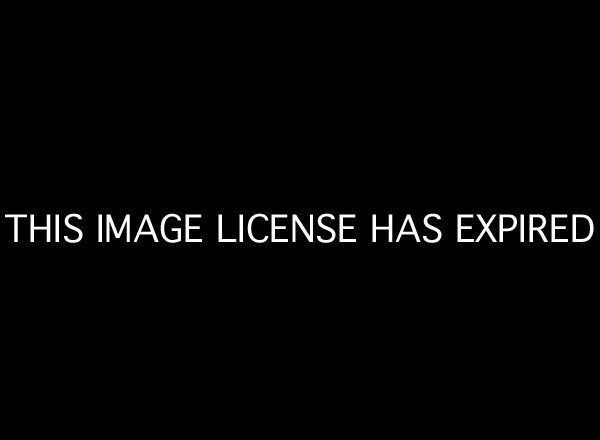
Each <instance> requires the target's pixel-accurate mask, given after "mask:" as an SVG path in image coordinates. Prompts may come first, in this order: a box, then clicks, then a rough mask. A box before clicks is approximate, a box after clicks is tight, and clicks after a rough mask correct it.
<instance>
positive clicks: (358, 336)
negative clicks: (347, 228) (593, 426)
mask: <svg viewBox="0 0 600 440" xmlns="http://www.w3.org/2000/svg"><path fill="white" fill-rule="evenodd" d="M52 12H57V11H52ZM153 12H157V11H153ZM163 12H164V11H163ZM247 12H248V14H247V13H246V12H240V11H239V10H237V9H236V11H233V10H232V11H228V12H227V13H225V14H224V15H223V14H221V15H216V14H215V13H214V12H212V11H211V12H207V11H204V12H195V13H193V14H190V15H188V14H186V13H184V12H183V11H180V12H177V13H175V15H173V16H171V15H170V14H169V15H167V14H166V13H165V15H164V16H163V14H162V12H161V14H159V15H160V18H156V16H155V15H152V17H150V16H147V15H146V13H145V12H144V13H141V12H140V11H137V12H136V13H133V14H127V15H126V14H125V13H124V12H122V13H119V14H114V16H112V15H111V16H110V17H107V18H102V19H100V18H99V17H100V15H97V14H100V12H97V13H96V12H95V13H94V14H92V15H85V19H83V18H82V16H78V18H77V19H75V18H74V19H66V22H65V23H63V22H62V21H57V20H50V19H48V16H46V17H45V16H44V14H43V13H41V14H40V16H36V17H35V19H34V18H33V15H36V14H34V13H33V12H32V11H30V12H28V14H26V15H25V16H23V17H24V19H25V20H24V21H19V23H18V24H16V25H15V26H14V29H10V30H8V31H7V39H6V44H5V52H4V55H3V66H4V67H3V70H4V72H3V73H4V74H5V79H4V80H3V85H4V87H3V96H4V99H3V110H4V111H3V124H2V125H3V133H4V136H3V137H4V142H3V156H4V158H3V160H2V173H1V176H2V177H1V179H2V201H1V202H2V205H1V206H2V213H3V214H4V213H5V212H31V213H42V212H43V213H67V212H79V213H83V214H86V215H87V216H89V215H92V214H94V213H96V212H105V211H107V210H110V211H113V212H124V211H131V212H151V213H153V214H155V215H158V214H160V213H163V212H169V211H175V212H179V213H186V212H190V213H202V214H204V215H205V216H206V217H208V218H210V217H211V216H214V215H215V214H216V213H217V212H222V211H229V212H237V211H239V210H243V211H246V212H252V211H256V212H288V213H292V212H294V213H319V212H325V211H328V212H334V213H335V212H356V213H359V215H361V243H360V244H359V245H348V246H342V245H338V246H331V247H326V248H323V247H321V248H317V247H291V246H285V245H283V246H275V245H273V246H268V247H262V248H252V247H244V248H234V249H232V248H227V249H225V248H218V247H216V246H214V245H210V244H207V245H206V246H199V247H175V248H164V247H158V248H154V247H152V246H138V247H129V248H128V247H126V246H124V247H117V248H115V247H111V248H102V247H98V246H95V245H94V244H93V243H88V244H83V245H81V246H76V247H63V246H54V247H53V246H39V247H35V248H31V247H27V246H23V247H20V246H10V245H9V243H8V242H7V240H4V242H3V245H2V254H3V257H5V258H3V263H2V264H3V270H2V273H3V278H4V282H3V284H4V285H5V286H6V287H5V288H3V289H2V291H3V295H2V301H3V303H4V304H3V307H2V311H3V314H4V315H5V319H3V324H4V327H5V331H4V338H3V339H4V341H5V347H6V348H5V355H6V356H5V358H6V362H5V365H7V366H8V367H9V370H10V373H9V374H8V375H7V376H6V382H7V384H8V385H9V386H10V388H11V389H13V388H14V389H15V393H14V394H11V396H14V397H11V404H10V408H11V412H12V413H13V414H15V415H20V416H23V414H31V410H32V409H34V408H35V409H38V410H40V411H39V412H40V413H41V414H45V415H46V417H47V418H45V419H44V420H47V421H46V422H44V423H49V424H52V425H57V426H63V423H67V424H71V423H73V420H74V419H77V420H78V421H83V422H88V423H86V425H87V426H88V427H89V426H99V427H107V426H109V425H112V422H113V421H123V420H128V421H131V420H133V421H134V425H136V426H138V427H148V426H150V427H152V428H153V429H158V426H157V425H160V426H163V427H165V428H166V429H167V430H168V431H171V430H174V429H176V428H180V427H181V426H183V425H184V424H183V422H184V421H191V422H192V423H193V424H201V426H198V427H200V428H202V427H203V426H204V425H203V423H205V420H207V419H208V420H210V421H212V422H213V423H214V422H216V423H217V424H218V425H219V426H221V427H222V429H225V430H230V429H239V428H242V429H251V428H255V427H256V428H261V429H266V428H269V429H273V428H274V427H275V426H276V425H278V424H279V423H281V422H283V423H282V424H283V426H284V427H285V428H286V429H287V430H286V431H282V432H288V431H290V430H291V431H295V430H298V429H306V430H308V432H314V431H313V430H312V429H313V428H312V427H313V426H315V422H317V423H318V422H323V421H328V422H330V423H329V426H330V428H329V429H331V430H332V431H331V432H337V430H340V429H344V428H350V429H357V430H358V429H359V428H363V429H365V430H366V431H365V432H372V431H373V430H375V429H383V428H384V427H386V426H387V425H388V424H389V423H391V424H392V426H395V427H396V428H399V427H400V428H401V427H403V426H407V427H408V425H404V424H403V423H405V422H401V421H402V420H407V419H408V420H410V421H412V422H413V423H416V424H418V425H420V426H421V427H422V428H423V429H426V430H431V429H440V428H441V429H455V428H460V429H465V428H467V427H469V428H471V429H473V428H474V427H475V425H477V424H478V423H481V422H483V425H484V426H485V427H486V428H487V429H488V430H490V429H491V430H497V429H507V430H509V432H512V431H510V430H511V429H512V428H511V427H512V426H514V423H515V422H522V421H525V420H528V421H532V420H533V421H534V423H532V424H531V426H532V428H533V429H540V427H548V426H551V427H553V428H556V429H557V428H558V426H557V425H559V424H560V425H561V426H563V427H566V428H568V429H573V424H572V423H573V419H572V418H571V416H572V415H573V414H576V415H577V417H578V418H579V420H580V421H581V420H583V419H584V418H585V417H586V414H588V411H589V409H586V408H587V405H586V403H585V402H586V396H589V395H590V394H591V393H592V390H593V389H595V388H594V385H593V381H592V375H591V372H592V371H593V369H594V366H595V365H596V364H595V363H594V362H592V359H593V356H592V355H593V348H594V347H593V341H594V339H595V338H596V336H597V327H598V326H597V322H596V320H595V314H596V310H597V304H596V301H595V299H594V297H593V295H594V293H595V290H597V289H596V287H595V284H594V283H593V281H595V279H594V269H595V266H596V262H597V253H596V247H597V238H595V239H594V242H593V243H590V244H587V245H560V244H559V245H552V246H544V245H541V246H522V245H521V246H518V245H515V244H508V245H506V246H486V245H482V246H460V245H458V244H456V243H455V242H454V241H455V240H454V238H455V236H454V225H453V218H454V216H455V215H456V214H457V213H460V212H477V213H487V214H490V213H512V214H518V213H530V212H531V213H545V214H549V213H585V214H588V215H592V216H593V217H594V218H595V220H596V221H597V212H598V211H597V208H596V207H595V205H596V203H595V200H596V199H595V195H594V193H593V188H594V187H595V186H596V184H595V180H596V179H595V178H594V177H595V174H594V161H593V159H592V154H593V152H592V147H593V146H594V145H596V144H597V135H596V133H595V130H594V128H595V121H596V118H597V108H596V107H595V102H596V101H597V85H596V84H595V82H594V81H593V78H595V77H597V69H596V68H595V66H594V65H593V54H594V52H593V49H594V47H593V46H592V44H591V43H592V40H591V39H589V38H590V36H589V35H588V33H591V32H592V29H591V28H589V27H588V26H587V25H586V24H585V23H584V22H583V21H582V19H581V18H580V17H575V18H569V17H567V16H566V15H565V16H563V17H561V19H560V20H559V21H556V19H553V20H550V19H549V18H543V17H542V16H541V15H540V14H539V13H536V14H532V15H527V17H526V18H524V17H525V13H524V11H521V13H520V14H516V15H514V16H513V15H510V14H509V16H506V15H504V14H500V11H496V12H494V13H487V12H483V11H481V13H480V15H477V13H476V12H475V11H469V14H466V11H445V12H441V11H427V12H425V13H420V14H416V13H414V12H412V11H404V12H397V11H395V12H393V13H392V12H385V11H380V12H376V13H374V14H371V13H369V14H367V13H366V11H353V12H354V14H351V15H347V14H346V13H344V14H338V13H332V14H328V15H327V17H326V18H325V14H324V11H321V13H319V14H308V16H307V15H306V14H303V13H301V11H295V12H293V13H284V12H283V11H281V12H280V13H276V12H275V11H272V10H270V11H269V13H268V14H267V13H266V12H265V11H262V12H261V11H255V10H253V11H247ZM305 12H306V11H305ZM338 12H339V11H338ZM446 12H448V13H449V12H453V13H454V15H446ZM538 12H539V11H538ZM69 13H70V14H73V13H74V12H73V11H70V12H69ZM250 13H253V14H251V15H249V14H250ZM75 14H76V13H75ZM278 14H280V15H278ZM470 14H474V15H470ZM184 16H185V18H184ZM69 17H70V15H69ZM102 17H104V15H102ZM257 17H259V18H260V19H259V18H257ZM517 17H518V18H517ZM63 18H65V16H64V15H63ZM375 212H376V213H380V214H387V213H395V214H405V213H413V214H423V213H428V212H438V213H440V214H441V215H443V217H444V219H445V220H446V221H447V225H448V227H447V228H445V229H444V233H445V238H444V241H443V243H441V244H440V245H438V246H420V247H417V246H413V245H411V244H410V243H407V244H406V245H401V246H394V247H377V248H376V247H374V246H371V245H369V244H368V238H369V234H368V229H367V228H366V225H368V223H364V221H365V220H368V218H369V215H370V214H371V213H375ZM363 229H366V232H365V231H363ZM3 233H5V231H3ZM4 237H6V235H4ZM54 411H56V412H58V413H61V414H63V416H62V417H54V416H52V414H53V412H54ZM36 413H38V412H36ZM40 417H41V416H40ZM173 417H174V418H173ZM40 420H41V419H40ZM92 423H93V424H92ZM578 425H579V423H578ZM48 426H50V425H48ZM133 429H139V428H135V427H134V428H133Z"/></svg>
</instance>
